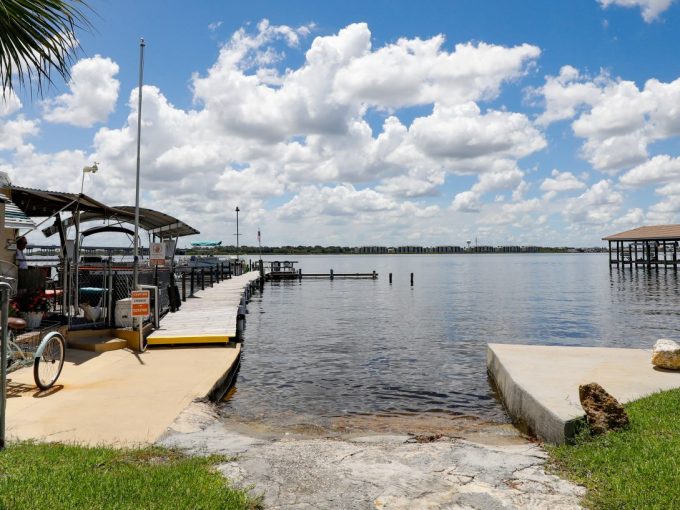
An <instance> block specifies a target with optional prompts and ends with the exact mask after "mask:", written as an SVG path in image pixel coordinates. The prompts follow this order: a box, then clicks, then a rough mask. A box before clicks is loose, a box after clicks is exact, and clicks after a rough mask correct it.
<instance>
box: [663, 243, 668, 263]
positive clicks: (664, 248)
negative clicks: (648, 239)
mask: <svg viewBox="0 0 680 510" xmlns="http://www.w3.org/2000/svg"><path fill="white" fill-rule="evenodd" d="M666 260H668V256H667V255H666V241H664V242H663V268H664V269H668V266H667V265H666Z"/></svg>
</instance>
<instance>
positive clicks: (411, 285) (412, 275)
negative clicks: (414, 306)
mask: <svg viewBox="0 0 680 510" xmlns="http://www.w3.org/2000/svg"><path fill="white" fill-rule="evenodd" d="M411 287H413V273H411Z"/></svg>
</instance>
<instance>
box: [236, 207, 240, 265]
mask: <svg viewBox="0 0 680 510" xmlns="http://www.w3.org/2000/svg"><path fill="white" fill-rule="evenodd" d="M239 211H240V209H239V208H238V206H236V261H237V262H238V261H239V259H240V257H239V249H238V212H239Z"/></svg>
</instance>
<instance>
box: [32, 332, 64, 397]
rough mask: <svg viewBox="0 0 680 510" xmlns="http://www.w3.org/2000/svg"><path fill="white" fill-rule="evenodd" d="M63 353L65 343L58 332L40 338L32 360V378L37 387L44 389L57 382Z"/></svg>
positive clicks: (62, 361)
mask: <svg viewBox="0 0 680 510" xmlns="http://www.w3.org/2000/svg"><path fill="white" fill-rule="evenodd" d="M41 350H42V352H41ZM65 353H66V343H65V342H64V337H63V336H61V334H60V333H57V332H56V331H54V332H52V333H49V334H48V335H47V336H46V337H45V338H43V339H42V341H41V342H40V347H38V352H36V356H35V361H34V362H33V379H35V384H36V385H37V386H38V388H40V389H41V390H46V389H48V388H51V387H52V385H53V384H54V383H55V382H57V379H59V374H61V368H62V367H63V366H64V354H65Z"/></svg>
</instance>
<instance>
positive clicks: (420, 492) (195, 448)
mask: <svg viewBox="0 0 680 510" xmlns="http://www.w3.org/2000/svg"><path fill="white" fill-rule="evenodd" d="M487 443H488V441H487ZM491 443H492V444H482V443H481V442H473V441H470V440H466V439H460V438H452V437H446V436H444V437H441V438H439V439H436V440H434V441H432V442H427V443H419V442H417V441H416V440H415V439H414V438H413V436H410V435H395V434H382V435H376V434H374V435H347V436H343V437H300V436H296V435H293V434H282V435H279V436H270V437H257V435H256V434H248V433H244V432H243V431H235V430H234V429H233V428H232V427H227V425H226V424H225V423H224V422H223V421H221V420H220V419H219V417H218V416H217V414H216V413H215V411H214V410H211V408H210V406H208V405H206V404H194V405H192V406H190V407H189V408H188V409H187V410H186V411H185V412H184V413H183V414H182V415H181V416H180V417H179V418H178V419H177V420H176V421H175V423H174V424H173V426H172V427H171V429H170V430H169V431H168V433H167V434H166V435H165V436H164V437H163V438H162V439H161V441H160V444H162V445H164V446H170V447H177V448H181V449H184V450H187V451H189V452H190V453H193V454H199V455H206V454H212V453H217V454H224V455H228V456H233V457H234V460H232V461H230V462H226V463H224V464H221V465H220V466H219V470H220V471H221V472H222V473H223V474H224V475H225V476H226V477H227V478H228V479H229V480H231V481H232V483H233V484H234V485H236V486H239V487H247V488H250V490H251V492H252V494H253V495H262V496H263V501H264V506H265V508H272V509H308V508H309V509H311V508H314V509H325V508H329V509H373V508H377V509H420V508H423V509H425V508H427V509H479V510H487V509H488V510H491V509H494V510H495V509H512V508H521V509H527V508H535V509H539V508H550V509H551V510H567V509H577V508H581V507H580V506H579V500H580V499H581V498H582V496H583V494H584V490H583V488H581V487H579V486H576V485H574V484H572V483H570V482H568V481H565V480H562V479H560V478H558V477H557V476H554V475H551V474H548V473H546V471H545V469H544V464H545V462H546V459H547V454H546V453H545V451H544V450H543V449H542V448H541V447H540V446H539V445H537V444H534V443H531V442H529V441H526V440H523V439H521V437H520V436H519V435H517V436H516V437H515V438H514V440H512V441H507V440H505V441H498V442H497V444H493V441H491Z"/></svg>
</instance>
